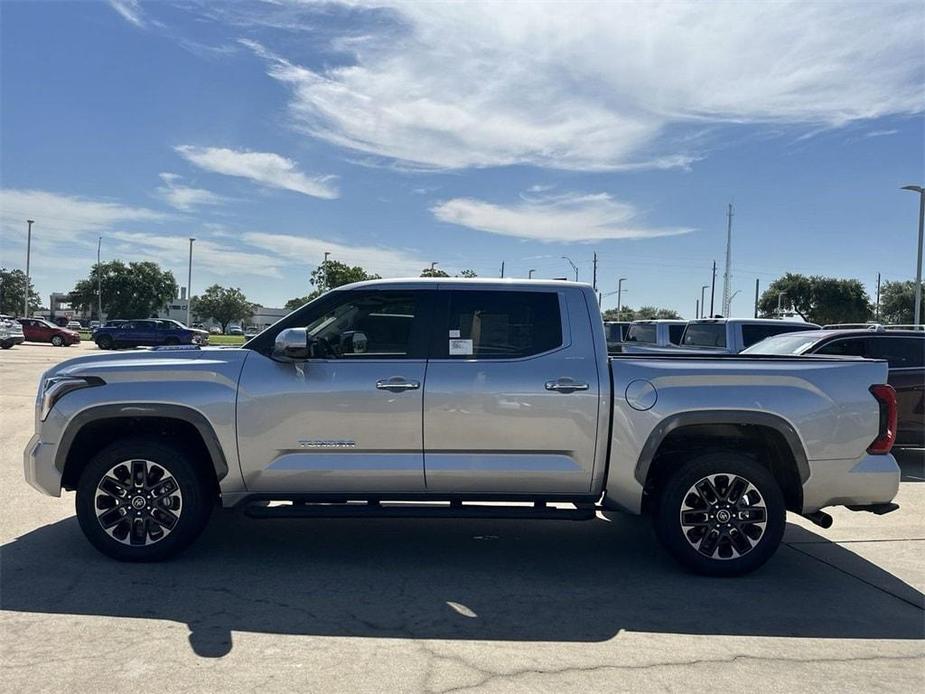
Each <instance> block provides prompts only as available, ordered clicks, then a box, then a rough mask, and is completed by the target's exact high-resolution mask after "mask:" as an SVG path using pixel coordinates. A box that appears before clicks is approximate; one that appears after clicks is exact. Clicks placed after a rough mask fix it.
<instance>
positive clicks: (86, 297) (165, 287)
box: [68, 260, 177, 318]
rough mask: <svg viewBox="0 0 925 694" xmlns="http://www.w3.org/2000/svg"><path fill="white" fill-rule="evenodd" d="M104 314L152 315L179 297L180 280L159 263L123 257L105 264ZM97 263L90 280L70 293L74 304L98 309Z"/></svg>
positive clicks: (91, 272) (103, 285) (79, 307)
mask: <svg viewBox="0 0 925 694" xmlns="http://www.w3.org/2000/svg"><path fill="white" fill-rule="evenodd" d="M100 268H101V270H102V273H101V274H102V277H101V278H100V281H101V283H102V289H103V291H102V294H103V313H105V314H106V316H107V317H108V318H149V317H150V316H153V315H155V314H157V312H158V311H160V310H161V309H163V308H164V306H166V305H167V303H168V302H169V301H170V300H171V299H173V298H174V297H176V296H177V281H176V280H175V279H174V276H173V273H172V272H170V271H169V270H161V268H160V267H159V266H158V265H157V263H152V262H147V261H146V262H140V263H129V264H127V265H126V264H125V263H123V262H122V261H121V260H113V261H110V262H108V263H103V264H102V265H101V266H100ZM96 273H97V266H96V265H94V266H93V268H92V270H91V271H90V276H89V277H88V278H87V279H84V280H80V281H79V282H78V283H77V284H76V285H74V289H73V290H71V292H70V295H69V296H68V301H70V303H71V306H73V307H74V308H77V309H80V310H87V309H89V310H90V311H91V314H93V313H95V312H96V307H97V274H96Z"/></svg>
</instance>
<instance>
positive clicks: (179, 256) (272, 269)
mask: <svg viewBox="0 0 925 694" xmlns="http://www.w3.org/2000/svg"><path fill="white" fill-rule="evenodd" d="M108 239H115V240H116V241H117V242H118V245H117V247H116V250H115V252H111V253H112V255H115V256H119V255H120V254H121V255H123V256H124V257H126V258H131V259H132V260H153V261H155V262H157V263H159V264H161V265H164V266H166V267H171V266H172V267H174V268H176V267H180V268H184V269H185V268H186V266H187V262H188V260H189V255H188V254H189V239H188V237H186V236H170V235H167V234H148V233H143V232H128V231H117V232H113V233H112V234H109V235H108V236H107V240H108ZM280 265H282V263H281V261H280V259H279V258H276V257H274V256H271V255H266V254H262V253H254V252H252V251H247V250H238V249H235V248H231V247H229V246H227V245H224V244H221V243H217V242H215V241H211V240H209V239H197V240H196V241H195V242H194V243H193V269H194V270H195V272H196V273H197V274H198V273H199V272H200V271H203V270H204V271H206V272H207V273H208V274H209V275H210V276H212V277H219V278H224V279H225V280H226V281H230V282H231V283H232V284H234V278H233V276H235V275H254V276H259V277H273V278H278V277H280V276H281V274H280V271H279V268H280ZM181 277H182V278H183V280H184V283H185V277H186V275H185V273H180V275H178V280H179V279H181Z"/></svg>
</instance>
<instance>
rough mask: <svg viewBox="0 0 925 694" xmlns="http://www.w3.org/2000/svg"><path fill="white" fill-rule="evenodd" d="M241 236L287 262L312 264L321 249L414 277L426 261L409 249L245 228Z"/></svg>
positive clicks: (388, 273) (349, 261)
mask: <svg viewBox="0 0 925 694" xmlns="http://www.w3.org/2000/svg"><path fill="white" fill-rule="evenodd" d="M241 240H242V241H244V242H245V243H246V244H248V245H250V246H254V247H255V248H260V249H262V250H264V251H269V252H270V253H274V254H276V255H278V256H280V257H281V258H285V259H286V260H287V262H289V263H299V264H301V265H305V266H315V265H318V264H320V263H321V262H322V261H323V260H324V254H325V252H329V253H330V254H331V258H332V259H334V260H339V261H340V262H342V263H346V264H348V265H360V266H362V267H363V268H364V269H365V270H367V271H368V272H374V273H376V274H378V275H382V276H383V277H408V276H413V277H417V276H418V275H419V274H420V272H421V270H422V269H423V268H425V267H428V265H429V263H428V262H427V261H425V260H424V259H423V258H421V257H419V256H417V255H416V254H415V253H414V252H412V251H405V250H401V249H395V248H383V247H379V246H359V245H354V244H351V245H347V244H343V243H335V242H331V241H325V240H324V239H319V238H312V237H305V236H294V235H290V234H268V233H263V232H247V233H245V234H242V236H241Z"/></svg>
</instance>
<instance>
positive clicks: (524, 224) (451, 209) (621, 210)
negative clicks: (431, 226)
mask: <svg viewBox="0 0 925 694" xmlns="http://www.w3.org/2000/svg"><path fill="white" fill-rule="evenodd" d="M431 212H433V213H434V216H435V217H436V218H437V219H439V220H440V221H442V222H448V223H450V224H458V225H460V226H465V227H470V228H472V229H478V230H480V231H487V232H490V233H492V234H500V235H502V236H515V237H517V238H523V239H532V240H535V241H544V242H549V241H562V242H571V243H575V242H584V241H599V240H603V239H643V238H652V237H656V236H675V235H678V234H685V233H688V232H690V231H692V229H688V228H680V227H675V228H651V227H646V226H644V225H642V224H641V223H640V222H639V221H638V217H639V213H638V212H637V211H636V209H635V208H634V207H633V206H632V205H629V204H627V203H623V202H619V201H617V200H614V199H613V198H612V197H610V195H608V194H607V193H592V194H588V193H565V194H562V195H548V196H539V197H524V198H523V199H522V200H521V201H520V202H518V203H516V204H514V205H507V206H505V205H496V204H494V203H490V202H485V201H484V200H474V199H472V198H453V199H452V200H447V201H445V202H441V203H439V204H438V205H436V206H434V207H433V208H431Z"/></svg>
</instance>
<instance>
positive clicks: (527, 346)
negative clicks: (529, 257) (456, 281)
mask: <svg viewBox="0 0 925 694" xmlns="http://www.w3.org/2000/svg"><path fill="white" fill-rule="evenodd" d="M448 329H449V332H448V334H444V335H443V336H442V338H438V340H437V349H436V353H437V354H439V355H442V356H445V357H450V358H456V357H459V358H461V359H472V358H475V359H511V358H516V357H528V356H531V355H534V354H540V353H542V352H548V351H549V350H551V349H555V348H556V347H559V346H561V345H562V319H561V316H560V313H559V295H558V294H556V293H555V292H492V291H486V292H477V291H471V292H470V291H454V292H450V297H449V322H448Z"/></svg>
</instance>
